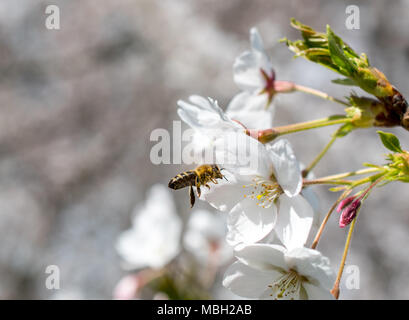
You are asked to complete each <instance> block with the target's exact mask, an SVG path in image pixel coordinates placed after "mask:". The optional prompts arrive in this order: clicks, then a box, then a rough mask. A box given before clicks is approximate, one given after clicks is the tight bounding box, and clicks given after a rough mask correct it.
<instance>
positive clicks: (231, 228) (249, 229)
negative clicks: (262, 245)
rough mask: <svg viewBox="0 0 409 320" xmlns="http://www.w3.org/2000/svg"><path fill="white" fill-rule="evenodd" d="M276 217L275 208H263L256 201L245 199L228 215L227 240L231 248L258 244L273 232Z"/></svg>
mask: <svg viewBox="0 0 409 320" xmlns="http://www.w3.org/2000/svg"><path fill="white" fill-rule="evenodd" d="M276 217H277V212H276V208H275V206H271V207H270V208H262V207H261V206H258V205H257V204H256V201H255V200H253V199H244V200H242V201H241V202H240V203H238V204H237V205H236V206H235V207H234V208H233V209H232V210H231V212H230V213H229V215H228V220H227V229H228V232H227V238H226V240H227V242H228V243H229V244H230V245H231V246H235V245H237V244H239V243H254V242H257V241H259V240H261V239H263V238H264V237H265V236H267V235H268V234H269V233H270V232H271V230H273V227H274V225H275V221H276Z"/></svg>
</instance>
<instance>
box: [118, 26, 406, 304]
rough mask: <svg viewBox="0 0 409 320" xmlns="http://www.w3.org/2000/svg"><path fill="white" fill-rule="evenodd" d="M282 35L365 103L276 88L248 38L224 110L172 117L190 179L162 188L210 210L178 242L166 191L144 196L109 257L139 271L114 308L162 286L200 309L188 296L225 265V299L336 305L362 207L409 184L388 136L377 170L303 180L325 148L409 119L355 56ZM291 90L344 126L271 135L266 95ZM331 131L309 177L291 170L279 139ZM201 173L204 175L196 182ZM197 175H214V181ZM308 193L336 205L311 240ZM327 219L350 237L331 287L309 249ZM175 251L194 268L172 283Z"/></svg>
mask: <svg viewBox="0 0 409 320" xmlns="http://www.w3.org/2000/svg"><path fill="white" fill-rule="evenodd" d="M292 25H293V27H295V28H296V29H298V30H300V31H301V33H302V35H303V39H304V40H297V41H294V42H292V41H289V40H286V39H284V41H285V42H286V44H287V46H288V47H289V49H290V50H291V51H293V52H294V53H295V54H296V56H302V57H304V58H306V59H307V60H310V61H313V62H315V63H319V64H322V65H324V66H325V67H327V68H330V69H331V70H333V71H335V72H337V73H339V74H342V75H343V76H344V77H346V78H344V79H336V80H335V81H334V82H335V83H337V84H342V85H354V86H359V87H361V88H362V89H363V90H364V91H366V92H367V93H369V94H372V95H373V97H364V96H357V95H356V94H355V93H353V92H352V93H351V95H350V97H349V98H348V100H347V101H344V100H340V99H336V98H334V97H331V96H329V95H328V94H326V93H324V92H321V91H319V90H316V89H312V88H308V87H305V86H301V85H297V84H295V83H293V82H288V81H282V80H277V79H276V74H275V71H274V68H273V65H272V63H271V59H270V58H269V55H268V54H267V52H266V50H265V48H264V45H263V41H262V38H261V36H260V34H259V32H258V30H257V29H256V28H252V29H251V30H250V50H248V51H245V52H243V53H242V54H240V55H239V56H238V57H237V58H236V60H235V62H234V65H233V80H234V82H235V83H236V85H237V87H238V89H239V93H237V94H236V95H235V96H234V97H233V98H232V99H231V100H230V102H229V103H228V105H227V106H226V108H225V109H223V108H221V107H220V106H219V105H218V102H217V101H216V100H215V99H213V98H210V97H202V96H198V95H192V96H190V97H189V99H188V101H182V100H180V101H178V102H177V105H178V109H177V114H178V115H179V117H180V119H181V120H182V121H183V122H184V123H185V124H186V125H187V126H188V127H190V130H189V132H190V133H192V136H191V141H192V144H191V145H192V146H193V147H192V148H191V149H189V152H191V153H192V154H193V157H194V159H195V163H196V165H197V168H196V169H194V170H191V171H189V172H188V173H181V174H179V175H177V176H176V177H175V178H174V179H172V180H171V183H169V187H170V188H171V189H179V188H184V187H189V192H190V200H191V206H192V207H193V205H194V203H195V201H194V200H195V196H197V197H198V198H199V199H200V200H202V201H204V202H206V203H207V206H208V207H210V208H211V209H209V210H201V209H199V210H193V211H192V213H191V216H190V218H189V221H188V223H187V226H186V228H184V231H183V230H182V229H183V228H182V222H181V220H180V218H179V216H178V214H177V210H176V209H175V205H174V202H173V199H172V195H171V194H170V190H169V189H167V188H166V187H165V186H163V185H156V186H154V187H153V188H152V189H151V191H150V192H149V195H148V200H147V202H146V204H145V206H143V207H142V208H138V209H136V215H135V219H134V221H133V227H132V228H131V229H130V230H128V231H125V232H124V233H123V234H122V235H121V236H120V238H119V239H118V243H117V250H118V253H119V254H120V255H121V256H122V258H123V261H124V267H130V268H132V269H135V268H136V269H138V268H144V270H143V271H140V272H139V273H137V274H136V275H133V276H130V278H125V279H124V281H123V282H122V281H121V283H120V284H119V285H118V287H117V296H118V297H124V296H125V297H129V296H138V294H139V291H140V289H141V288H142V287H144V286H145V285H146V283H148V282H152V279H163V278H165V279H166V285H165V287H166V288H167V289H169V287H171V290H167V289H166V290H167V291H166V290H165V289H163V285H161V284H160V281H158V282H159V284H158V285H157V288H159V290H158V291H159V292H171V294H173V296H169V295H167V298H176V299H179V298H197V297H199V298H203V297H205V298H208V296H204V295H203V294H202V293H198V294H192V292H194V291H195V289H194V288H202V289H203V288H207V289H209V283H210V284H211V283H212V281H215V279H217V276H216V273H217V270H222V269H223V268H224V266H225V265H226V267H227V264H230V265H229V266H228V267H227V269H226V270H225V272H224V278H223V281H222V283H223V286H224V287H225V288H227V289H229V290H230V291H231V292H232V293H233V294H234V295H235V296H239V297H243V298H252V299H272V300H280V299H285V300H296V299H332V298H334V297H335V298H338V297H339V284H340V279H341V276H342V272H343V268H344V265H345V261H346V257H347V252H348V249H349V245H350V240H351V235H352V232H353V230H354V225H355V221H356V219H357V216H358V213H359V211H360V210H361V208H362V204H363V202H364V201H365V200H366V199H367V197H368V196H369V194H370V193H371V192H372V191H373V189H374V187H378V186H383V185H386V184H387V183H389V182H392V181H400V182H409V152H408V151H405V150H403V149H402V147H401V145H400V142H399V140H398V139H397V137H396V136H394V135H393V134H391V133H386V132H382V131H378V134H379V136H380V138H381V140H382V143H383V144H384V146H385V147H386V148H387V149H388V150H389V151H391V152H392V153H389V154H388V155H387V158H386V159H387V160H388V163H387V164H385V165H373V164H369V163H366V164H364V165H365V166H366V167H369V168H365V169H361V170H355V171H351V172H346V173H340V174H335V175H330V176H327V177H322V178H317V179H316V178H315V177H314V175H313V173H312V169H313V168H314V167H315V166H316V165H317V163H318V162H319V161H320V160H321V159H322V157H323V156H324V154H325V153H326V152H327V151H328V149H329V148H330V147H331V146H332V144H333V143H334V141H335V140H336V139H338V138H342V137H344V136H346V135H347V134H349V133H351V132H352V131H354V130H357V129H360V128H367V127H372V126H381V127H390V126H401V127H403V128H404V129H406V130H407V129H408V126H407V117H408V113H409V109H408V104H407V102H406V100H405V99H404V98H403V96H402V95H401V94H400V92H399V91H398V90H397V89H396V88H395V87H394V86H392V85H391V84H390V83H389V81H388V80H387V78H386V76H385V75H384V74H383V73H382V72H380V71H379V70H378V69H376V68H373V67H371V66H370V65H369V62H368V58H367V57H366V55H365V54H362V55H358V54H357V53H355V51H353V49H352V48H350V47H349V46H348V45H346V43H344V42H343V41H342V39H340V38H339V37H338V36H336V35H335V34H334V33H333V31H332V30H331V28H330V27H329V26H328V27H327V33H318V32H316V31H315V30H313V29H312V28H310V27H308V26H305V25H303V24H301V23H299V22H298V21H295V20H293V21H292ZM317 52H318V53H319V55H318V56H317ZM294 91H299V92H303V93H307V94H312V95H315V96H318V97H320V98H323V99H326V100H328V101H332V102H336V103H338V104H342V105H344V106H345V115H333V116H330V117H327V118H324V119H318V120H313V121H307V122H303V123H297V124H291V125H287V126H281V127H274V125H273V120H274V113H275V111H276V110H275V105H274V98H275V96H276V95H277V94H281V93H290V92H294ZM331 125H339V127H338V129H337V130H336V131H335V132H334V134H333V135H332V138H331V140H330V141H329V143H328V144H327V145H326V146H325V147H324V148H323V150H322V152H321V153H320V154H318V156H317V157H316V158H315V159H314V161H313V162H312V163H311V164H310V165H309V166H308V167H305V166H304V165H303V164H302V163H300V162H299V161H298V160H297V157H296V154H295V152H294V150H293V147H292V145H291V144H290V142H289V141H288V140H286V139H283V138H282V136H283V135H285V134H290V133H293V132H299V131H303V130H310V129H315V128H320V127H324V126H331ZM200 168H208V169H206V170H204V171H203V172H204V173H201V172H202V171H201V170H202V169H200ZM302 168H304V169H302ZM208 170H210V171H212V172H213V171H214V170H217V174H213V173H211V172H209V171H208ZM368 174H369V176H366V177H363V178H362V177H361V175H368ZM201 175H203V176H201ZM351 177H353V178H356V177H359V178H358V179H356V180H351ZM347 178H348V179H347ZM178 179H179V180H178ZM181 181H182V182H183V183H182V182H181ZM314 184H325V185H335V187H332V188H330V189H329V190H330V191H333V192H340V191H342V194H341V195H340V197H339V198H338V200H337V201H336V202H335V203H334V205H333V206H332V207H331V208H330V210H329V211H328V213H327V215H326V217H325V218H324V219H323V220H322V222H321V224H320V227H319V229H318V230H317V232H316V234H315V237H314V238H312V237H313V236H314V235H313V234H312V231H313V230H314V226H316V225H317V221H318V220H320V219H319V210H318V207H319V205H318V204H317V202H318V201H317V197H316V196H315V194H314V193H313V192H312V191H311V189H310V186H311V185H314ZM201 187H202V188H201ZM357 188H358V190H356V189H357ZM335 209H336V211H337V212H338V213H339V214H340V217H339V226H340V228H345V227H346V226H349V231H348V235H347V239H346V243H345V249H344V254H343V257H342V260H341V263H340V268H339V271H338V273H337V277H335V272H334V271H333V269H332V268H331V265H330V261H329V259H328V258H327V257H326V256H324V255H323V254H322V253H321V252H320V251H318V250H317V249H316V247H317V243H318V241H319V239H320V237H321V235H322V231H323V229H324V228H325V226H326V223H327V222H328V220H329V217H330V215H331V214H332V212H333V211H334V210H335ZM210 211H213V212H210ZM314 231H315V230H314ZM182 233H183V234H184V235H183V247H182V246H181V244H180V238H181V235H182ZM312 239H313V241H312V243H311V244H310V243H309V242H310V241H311V240H312ZM184 252H190V254H191V255H192V256H194V257H195V260H196V261H197V262H198V263H199V264H200V265H201V268H199V271H197V270H196V269H195V268H190V269H189V267H187V268H182V269H183V270H184V271H183V272H182V273H183V274H184V275H185V276H186V278H187V279H190V280H187V281H184V282H183V283H182V282H180V281H179V282H178V281H176V280H175V279H177V278H178V276H177V275H175V273H172V272H169V270H170V269H172V266H175V265H177V261H182V263H181V264H183V265H187V264H188V263H185V262H183V261H185V260H183V259H184V258H183V256H184ZM155 270H156V271H155ZM200 270H205V271H204V272H202V271H200ZM192 273H193V274H194V275H193V276H192ZM177 274H179V273H177ZM204 274H207V276H206V277H205V278H206V279H204V281H202V283H201V284H200V285H197V283H194V281H193V282H192V281H191V279H192V278H198V279H199V278H201V277H202V276H203V275H204ZM169 279H172V280H171V282H169V281H170V280H169ZM209 279H210V280H209ZM189 281H190V282H189ZM169 283H171V285H169ZM178 287H179V288H180V287H185V288H188V289H187V292H186V290H185V291H183V290H179V291H178V290H176V289H175V288H178ZM160 288H162V289H160ZM199 291H200V290H199ZM129 292H132V294H129ZM175 292H177V294H175ZM195 292H196V291H195Z"/></svg>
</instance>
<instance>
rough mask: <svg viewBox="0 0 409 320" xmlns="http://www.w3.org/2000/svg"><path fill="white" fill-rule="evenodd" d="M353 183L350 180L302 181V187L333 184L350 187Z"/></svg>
mask: <svg viewBox="0 0 409 320" xmlns="http://www.w3.org/2000/svg"><path fill="white" fill-rule="evenodd" d="M353 183H354V181H351V180H341V179H333V180H329V179H314V180H303V186H304V187H305V186H310V185H314V184H334V185H338V184H340V185H351V184H353Z"/></svg>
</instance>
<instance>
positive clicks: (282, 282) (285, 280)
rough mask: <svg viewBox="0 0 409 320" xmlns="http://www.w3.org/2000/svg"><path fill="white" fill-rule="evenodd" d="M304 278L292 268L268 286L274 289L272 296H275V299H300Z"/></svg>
mask: <svg viewBox="0 0 409 320" xmlns="http://www.w3.org/2000/svg"><path fill="white" fill-rule="evenodd" d="M302 278H303V277H302V276H300V275H299V274H298V273H297V272H296V271H294V270H290V271H289V272H287V273H285V274H284V275H282V276H281V277H280V278H278V279H277V280H276V281H274V282H273V284H271V285H268V287H269V288H271V289H272V293H271V294H270V296H272V297H274V299H275V300H278V299H290V300H295V299H298V298H299V296H300V291H301V283H302V280H303V279H302Z"/></svg>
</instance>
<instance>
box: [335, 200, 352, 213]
mask: <svg viewBox="0 0 409 320" xmlns="http://www.w3.org/2000/svg"><path fill="white" fill-rule="evenodd" d="M355 197H356V196H351V197H348V198H345V199H344V200H342V201H341V202H340V203H339V204H338V206H337V212H338V213H340V212H341V211H342V210H343V209H344V208H345V207H346V206H348V205H349V204H350V203H351V202H352V201H354V199H355Z"/></svg>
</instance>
